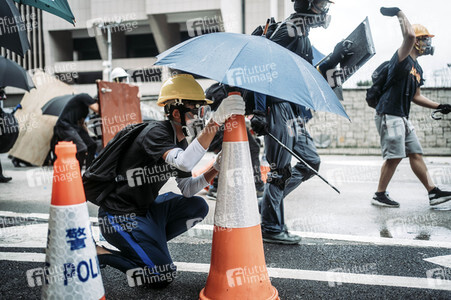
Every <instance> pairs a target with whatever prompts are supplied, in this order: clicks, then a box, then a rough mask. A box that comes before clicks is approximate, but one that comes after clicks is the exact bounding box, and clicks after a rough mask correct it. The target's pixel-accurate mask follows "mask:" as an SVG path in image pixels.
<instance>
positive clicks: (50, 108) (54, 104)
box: [41, 94, 75, 117]
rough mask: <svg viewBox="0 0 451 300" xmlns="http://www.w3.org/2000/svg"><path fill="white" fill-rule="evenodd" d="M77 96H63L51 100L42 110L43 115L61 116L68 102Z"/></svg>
mask: <svg viewBox="0 0 451 300" xmlns="http://www.w3.org/2000/svg"><path fill="white" fill-rule="evenodd" d="M74 96H75V95H72V94H70V95H63V96H58V97H55V98H52V99H50V100H49V101H48V102H47V103H46V104H44V106H43V107H42V108H41V110H42V114H43V115H51V116H57V117H59V115H60V114H61V112H62V111H63V109H64V107H65V106H66V104H67V102H69V101H70V100H71V99H72V98H73V97H74Z"/></svg>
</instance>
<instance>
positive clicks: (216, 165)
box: [213, 150, 222, 172]
mask: <svg viewBox="0 0 451 300" xmlns="http://www.w3.org/2000/svg"><path fill="white" fill-rule="evenodd" d="M221 161H222V150H221V151H220V152H219V153H218V155H217V156H216V160H215V162H214V163H213V168H214V169H215V170H216V171H218V172H220V171H221Z"/></svg>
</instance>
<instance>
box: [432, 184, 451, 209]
mask: <svg viewBox="0 0 451 300" xmlns="http://www.w3.org/2000/svg"><path fill="white" fill-rule="evenodd" d="M449 200H451V191H442V190H441V189H439V188H438V187H435V188H434V189H433V190H432V191H430V192H429V204H430V205H438V204H441V203H445V202H447V201H449Z"/></svg>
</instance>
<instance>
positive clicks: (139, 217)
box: [88, 74, 244, 287]
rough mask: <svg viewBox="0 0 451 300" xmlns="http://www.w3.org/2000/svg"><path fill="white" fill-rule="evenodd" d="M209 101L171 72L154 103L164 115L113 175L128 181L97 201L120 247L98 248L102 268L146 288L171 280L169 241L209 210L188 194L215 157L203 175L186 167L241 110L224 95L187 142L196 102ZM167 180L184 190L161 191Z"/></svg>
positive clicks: (107, 232)
mask: <svg viewBox="0 0 451 300" xmlns="http://www.w3.org/2000/svg"><path fill="white" fill-rule="evenodd" d="M209 102H211V101H208V100H206V99H205V94H204V91H203V89H202V87H201V86H200V85H199V84H198V83H197V82H196V81H195V79H194V77H193V76H191V75H186V74H181V75H176V76H174V77H172V78H170V79H168V80H167V81H166V82H165V83H164V84H163V87H162V88H161V91H160V96H159V98H158V101H157V103H158V104H159V105H160V106H164V108H165V113H166V115H167V116H168V118H169V120H165V121H152V122H150V123H149V124H148V125H147V126H146V128H144V129H143V131H142V132H141V133H140V134H139V135H138V136H137V138H136V139H135V140H134V141H133V142H132V144H131V145H130V146H128V148H127V149H126V150H124V154H123V157H122V158H121V159H120V163H119V165H118V170H117V172H118V174H126V177H127V181H125V182H117V184H116V186H115V188H114V189H113V191H112V192H111V193H110V194H109V195H108V196H106V198H105V200H103V201H102V202H101V203H100V208H99V223H101V226H100V229H101V233H102V235H103V236H104V237H105V239H106V240H107V241H108V242H109V243H110V244H112V245H114V246H115V247H116V248H118V249H119V250H120V251H113V250H109V249H106V248H101V247H97V254H98V257H99V263H100V264H101V265H110V266H112V267H114V268H117V269H119V270H121V271H122V272H124V273H127V275H128V276H129V280H131V279H132V280H133V279H135V280H136V277H138V276H140V277H141V278H144V279H143V280H142V281H145V282H146V283H147V284H149V285H150V286H151V287H163V286H165V285H167V284H169V283H171V282H172V281H173V280H174V277H175V272H176V267H175V266H174V264H173V262H172V258H171V255H170V253H169V250H168V245H167V242H168V241H169V240H171V239H173V238H175V237H176V236H178V235H180V234H182V233H183V232H185V231H187V230H188V229H189V228H191V227H193V226H194V225H195V224H196V223H197V222H200V221H201V220H202V219H204V218H205V216H206V215H207V213H208V205H207V203H206V201H205V200H204V199H203V198H202V197H198V196H194V195H195V194H196V193H198V192H199V191H201V190H202V189H203V188H204V187H205V186H207V185H208V182H210V181H211V180H212V179H213V178H214V177H215V176H216V175H217V174H218V172H219V170H220V157H221V156H220V155H218V157H217V159H216V162H215V164H214V165H213V167H211V168H210V169H209V170H207V171H206V172H205V173H203V174H202V175H200V176H197V177H192V174H191V171H192V169H193V168H194V166H195V165H196V164H197V163H198V162H199V161H200V160H201V159H202V157H203V156H204V154H205V153H206V151H207V149H208V147H209V145H210V143H211V141H212V140H213V137H214V136H215V134H216V132H217V130H218V128H219V127H220V125H222V124H224V122H225V120H226V119H227V118H228V117H230V116H231V115H232V114H241V115H242V114H244V101H243V99H242V98H241V97H239V96H237V95H233V96H229V97H228V98H227V101H226V102H227V104H226V105H221V106H220V107H218V109H217V110H216V112H215V113H214V114H213V115H212V118H211V119H210V121H209V122H207V125H206V127H205V128H204V129H203V131H202V132H201V133H200V134H199V135H198V137H197V138H195V139H194V140H193V141H192V142H191V143H190V144H189V145H188V142H187V140H186V135H187V134H188V132H189V130H186V127H190V126H191V124H192V123H191V121H192V120H194V119H195V117H196V116H197V115H198V113H199V110H200V106H201V105H203V104H205V103H209ZM170 177H175V179H176V182H177V184H178V187H179V189H180V191H181V192H182V195H180V194H175V193H172V192H169V193H165V194H159V191H160V189H161V188H162V186H163V185H164V184H165V183H166V182H167V181H168V180H169V178H170ZM88 200H89V199H88ZM137 284H138V283H136V284H135V285H137Z"/></svg>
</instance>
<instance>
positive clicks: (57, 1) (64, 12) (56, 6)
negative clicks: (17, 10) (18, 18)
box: [14, 0, 75, 25]
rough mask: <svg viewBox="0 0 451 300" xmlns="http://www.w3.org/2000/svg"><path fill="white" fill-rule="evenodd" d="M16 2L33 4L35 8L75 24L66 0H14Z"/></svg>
mask: <svg viewBox="0 0 451 300" xmlns="http://www.w3.org/2000/svg"><path fill="white" fill-rule="evenodd" d="M14 1H16V2H17V3H21V4H26V5H30V6H34V7H36V8H39V9H42V10H45V11H47V12H49V13H51V14H52V15H55V16H58V17H60V18H63V19H64V20H66V21H68V22H69V23H72V24H74V25H75V17H74V14H73V13H72V10H71V9H70V6H69V4H68V3H67V0H14Z"/></svg>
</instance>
